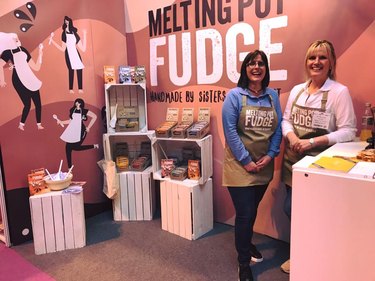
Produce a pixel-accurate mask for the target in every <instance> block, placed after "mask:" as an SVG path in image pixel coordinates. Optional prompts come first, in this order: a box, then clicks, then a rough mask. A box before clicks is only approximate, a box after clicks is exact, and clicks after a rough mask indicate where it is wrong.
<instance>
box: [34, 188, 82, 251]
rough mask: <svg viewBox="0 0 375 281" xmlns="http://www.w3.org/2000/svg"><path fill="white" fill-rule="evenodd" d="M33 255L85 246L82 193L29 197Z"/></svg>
mask: <svg viewBox="0 0 375 281" xmlns="http://www.w3.org/2000/svg"><path fill="white" fill-rule="evenodd" d="M29 202H30V211H31V223H32V228H33V237H34V248H35V254H36V255H40V254H45V253H53V252H57V251H63V250H67V249H75V248H81V247H84V246H85V245H86V225H85V214H84V207H83V192H80V193H78V194H74V193H63V191H51V192H48V193H43V194H37V195H33V196H30V198H29Z"/></svg>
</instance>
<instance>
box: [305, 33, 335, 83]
mask: <svg viewBox="0 0 375 281" xmlns="http://www.w3.org/2000/svg"><path fill="white" fill-rule="evenodd" d="M319 49H323V50H325V51H326V52H327V56H328V61H329V71H328V77H329V78H330V79H332V80H336V53H335V49H334V47H333V44H332V43H331V42H329V41H328V40H316V41H315V42H313V43H311V44H310V46H309V48H308V49H307V52H306V56H305V76H306V80H308V79H309V78H310V75H309V71H308V69H307V61H308V59H309V57H311V55H312V54H314V53H315V52H316V51H317V50H319Z"/></svg>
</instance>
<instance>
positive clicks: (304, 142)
mask: <svg viewBox="0 0 375 281" xmlns="http://www.w3.org/2000/svg"><path fill="white" fill-rule="evenodd" d="M311 148H312V145H311V143H310V141H309V140H308V139H300V140H298V142H297V143H295V144H294V146H293V147H292V151H294V152H296V153H299V154H302V153H304V152H305V151H307V150H310V149H311Z"/></svg>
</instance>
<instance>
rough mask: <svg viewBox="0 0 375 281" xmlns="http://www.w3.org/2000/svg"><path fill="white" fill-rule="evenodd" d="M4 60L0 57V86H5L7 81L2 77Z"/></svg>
mask: <svg viewBox="0 0 375 281" xmlns="http://www.w3.org/2000/svg"><path fill="white" fill-rule="evenodd" d="M5 64H6V62H5V61H4V60H3V59H0V87H5V86H6V85H7V83H6V82H5V77H4V65H5Z"/></svg>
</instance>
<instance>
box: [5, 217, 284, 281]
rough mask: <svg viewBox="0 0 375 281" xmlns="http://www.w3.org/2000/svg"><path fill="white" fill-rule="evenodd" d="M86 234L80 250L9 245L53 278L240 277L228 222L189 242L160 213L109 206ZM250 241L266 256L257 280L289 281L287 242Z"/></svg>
mask: <svg viewBox="0 0 375 281" xmlns="http://www.w3.org/2000/svg"><path fill="white" fill-rule="evenodd" d="M86 235H87V245H86V246H85V247H83V248H81V249H74V250H66V251H61V252H57V253H50V254H44V255H35V254H34V245H33V243H32V242H30V243H25V244H22V245H18V246H14V247H12V248H11V249H12V250H14V251H16V252H17V253H18V254H19V255H20V256H22V257H24V258H25V259H26V260H27V261H29V262H30V263H31V264H32V265H34V266H35V267H37V268H39V269H40V270H41V271H43V272H45V273H46V274H48V275H49V276H52V277H53V278H54V279H55V280H57V281H63V280H69V281H71V280H80V281H85V280H89V281H95V280H100V281H106V280H111V281H116V280H119V281H120V280H121V281H133V280H134V281H135V280H137V281H139V280H146V281H147V280H156V281H159V280H160V281H176V280H178V281H180V280H182V281H183V280H186V281H209V280H212V281H213V280H215V281H218V280H223V281H231V280H237V279H238V277H237V262H236V252H235V248H234V229H233V227H232V226H228V225H224V224H215V225H214V230H212V231H210V232H209V233H207V234H206V235H204V236H203V237H201V238H199V239H198V240H195V241H189V240H187V239H184V238H182V237H180V236H177V235H174V234H171V233H169V232H167V231H164V230H162V229H161V221H160V217H157V218H155V219H154V220H152V221H137V222H115V221H113V219H112V212H110V211H108V212H104V213H102V214H99V215H97V216H95V217H92V218H90V219H88V220H87V221H86ZM253 242H254V243H255V244H256V245H257V247H258V249H259V250H260V251H261V252H262V254H263V256H264V261H263V262H262V263H259V264H253V263H252V269H253V275H254V277H255V280H257V281H288V280H289V276H288V275H287V274H285V273H283V272H281V271H280V269H279V266H280V264H282V262H283V261H284V260H285V259H286V258H287V256H288V253H289V244H288V243H285V242H282V241H278V240H275V239H272V238H270V237H267V236H264V235H260V234H256V235H255V236H254V239H253ZM9 274H11V273H9ZM2 277H3V278H4V277H6V278H8V277H11V275H9V276H7V275H3V274H2V276H0V280H43V279H22V276H21V277H20V278H19V279H1V278H2Z"/></svg>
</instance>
